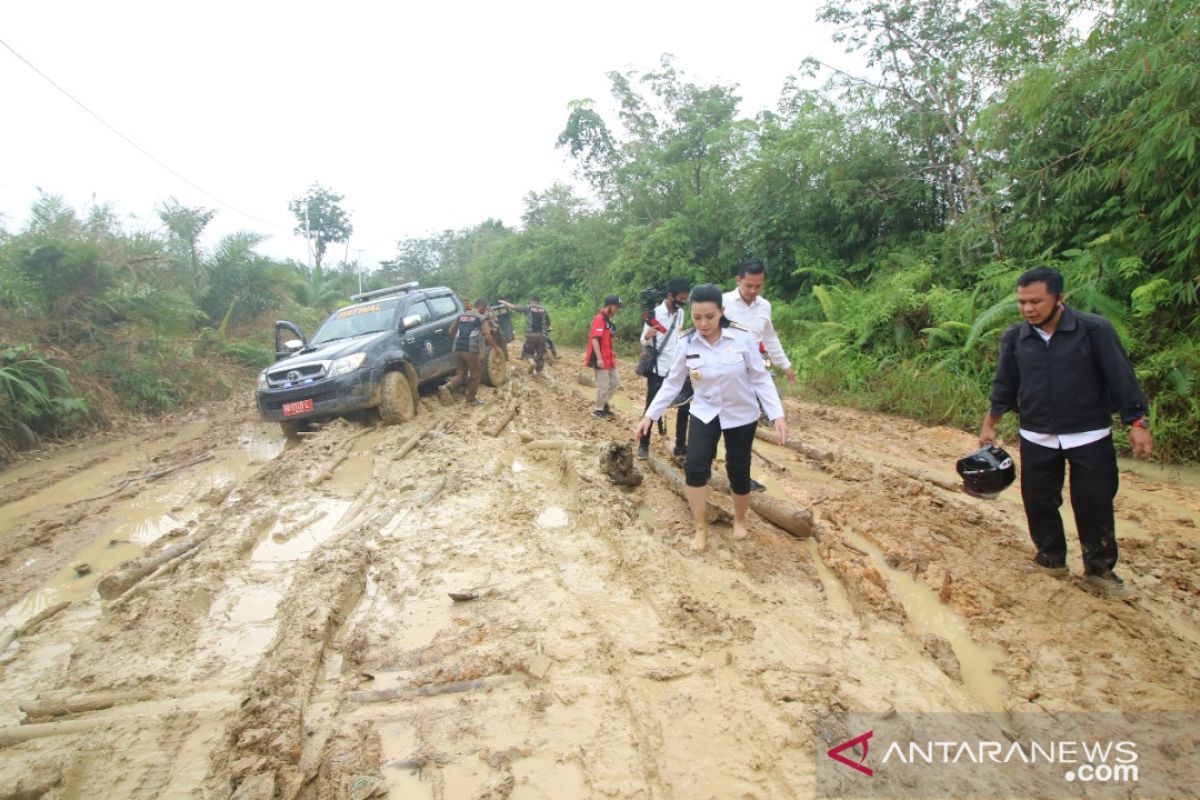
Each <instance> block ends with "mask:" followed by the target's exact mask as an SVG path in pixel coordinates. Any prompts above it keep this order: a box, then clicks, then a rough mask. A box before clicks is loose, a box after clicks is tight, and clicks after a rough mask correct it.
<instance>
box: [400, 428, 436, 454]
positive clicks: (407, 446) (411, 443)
mask: <svg viewBox="0 0 1200 800" xmlns="http://www.w3.org/2000/svg"><path fill="white" fill-rule="evenodd" d="M432 430H433V426H432V425H427V426H425V427H424V428H422V429H421V430H419V431H417V432H416V433H415V434H413V437H412V438H411V439H409V440H408V441H407V442H405V443H404V444H402V445H400V447H399V448H398V449H397V450H396V452H395V453H392V460H393V461H399V460H400V459H402V458H404V457H405V456H406V455H408V454H409V452H411V451H412V449H413V448H414V447H416V446H417V445H418V444H419V443H420V441H421V440H422V439H424V438H425V437H426V436H428V435H429V432H430V431H432Z"/></svg>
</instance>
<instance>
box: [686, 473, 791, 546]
mask: <svg viewBox="0 0 1200 800" xmlns="http://www.w3.org/2000/svg"><path fill="white" fill-rule="evenodd" d="M708 482H709V485H711V486H712V487H713V488H714V489H716V490H718V491H722V492H728V491H729V490H730V487H729V479H728V478H726V477H725V476H724V475H721V474H719V473H716V472H714V473H713V475H712V477H711V478H709V481H708ZM750 510H751V511H753V512H754V513H755V514H758V515H759V516H760V517H762V518H763V519H765V520H766V521H767V522H769V523H771V524H772V525H774V526H775V527H777V528H781V529H783V530H785V531H787V532H788V533H790V534H791V535H792V536H796V537H798V538H800V539H807V538H808V537H810V536H812V535H813V516H812V512H811V511H809V510H808V509H807V508H801V507H800V506H798V505H796V504H795V503H793V502H791V501H790V500H784V499H783V498H781V497H771V496H770V495H766V494H762V493H755V492H752V493H751V494H750Z"/></svg>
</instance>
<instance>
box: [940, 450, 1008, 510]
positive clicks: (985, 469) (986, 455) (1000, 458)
mask: <svg viewBox="0 0 1200 800" xmlns="http://www.w3.org/2000/svg"><path fill="white" fill-rule="evenodd" d="M955 469H957V470H958V474H959V475H961V476H962V480H963V484H962V488H963V491H964V492H966V493H967V494H969V495H971V496H972V497H979V498H982V499H984V500H993V499H995V498H996V497H999V496H1000V493H1001V492H1003V491H1004V490H1005V489H1007V488H1008V487H1009V486H1012V483H1013V481H1015V480H1016V479H1017V468H1016V466H1015V465H1014V464H1013V460H1012V456H1010V455H1009V454H1008V453H1006V452H1004V451H1003V450H1002V449H1000V448H999V447H996V445H994V444H989V445H987V446H986V447H981V448H979V449H978V450H976V451H975V452H974V453H971V454H970V455H965V456H963V457H962V458H960V459H959V460H958V463H957V464H956V465H955Z"/></svg>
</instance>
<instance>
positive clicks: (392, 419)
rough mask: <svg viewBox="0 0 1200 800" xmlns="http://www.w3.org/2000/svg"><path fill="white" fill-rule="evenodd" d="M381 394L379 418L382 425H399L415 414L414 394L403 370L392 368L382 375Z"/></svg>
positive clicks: (415, 402)
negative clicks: (392, 369)
mask: <svg viewBox="0 0 1200 800" xmlns="http://www.w3.org/2000/svg"><path fill="white" fill-rule="evenodd" d="M382 394H383V397H382V399H381V400H380V401H379V418H380V419H381V420H383V424H384V425H399V424H400V423H401V422H408V421H409V420H410V419H412V418H413V417H415V416H416V415H417V400H416V395H415V393H414V392H413V388H412V385H411V384H410V383H409V382H408V378H407V377H405V375H404V373H403V372H400V371H399V370H394V371H392V372H389V373H387V374H386V375H384V376H383V391H382Z"/></svg>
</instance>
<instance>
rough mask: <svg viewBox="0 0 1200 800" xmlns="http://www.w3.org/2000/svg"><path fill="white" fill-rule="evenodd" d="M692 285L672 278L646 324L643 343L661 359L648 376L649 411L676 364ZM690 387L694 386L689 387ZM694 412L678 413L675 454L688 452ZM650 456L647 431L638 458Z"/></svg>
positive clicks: (661, 426)
mask: <svg viewBox="0 0 1200 800" xmlns="http://www.w3.org/2000/svg"><path fill="white" fill-rule="evenodd" d="M689 291H691V286H690V285H689V284H688V282H687V280H685V279H683V278H671V280H669V281H667V286H666V295H667V296H666V298H664V299H663V301H662V302H661V303H659V304H658V307H657V308H655V309H654V313H653V315H651V316H649V317H648V318H647V319H646V321H645V322H644V323H643V324H642V344H643V345H647V346H653V347H654V352H655V354H656V355H657V358H656V359H655V362H654V367H653V370H652V371H651V373H650V374H649V375H647V376H646V408H649V407H650V401H651V400H653V399H654V395H656V394H658V390H659V389H660V388H662V385H663V381H664V380H666V379H667V373H669V372H670V371H671V365H672V364H673V363H675V348H677V347H679V340H680V339H682V338H683V309H684V306H686V305H687V301H688V292H689ZM689 388H690V386H689ZM690 415H691V412H690V411H689V410H688V409H687V408H686V407H685V406H679V407H678V408H677V409H676V413H675V450H674V455H676V456H682V455H684V454H686V453H687V426H688V417H689V416H690ZM658 424H659V430H660V431H661V432H662V433H664V434H665V433H666V430H665V428H664V427H663V418H662V417H660V418H659V420H658ZM649 456H650V431H646V433H645V435H643V436H642V438H641V440H640V441H638V449H637V457H638V458H639V459H645V458H649Z"/></svg>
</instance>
